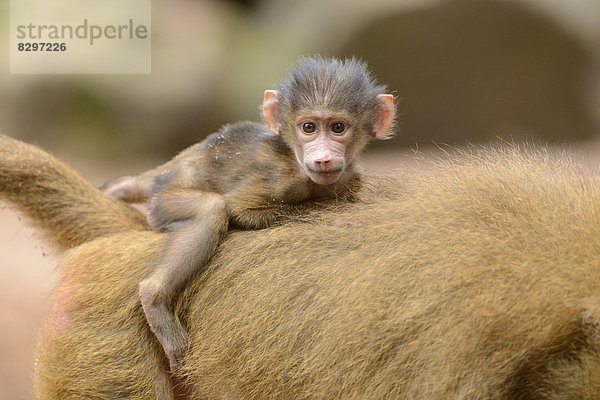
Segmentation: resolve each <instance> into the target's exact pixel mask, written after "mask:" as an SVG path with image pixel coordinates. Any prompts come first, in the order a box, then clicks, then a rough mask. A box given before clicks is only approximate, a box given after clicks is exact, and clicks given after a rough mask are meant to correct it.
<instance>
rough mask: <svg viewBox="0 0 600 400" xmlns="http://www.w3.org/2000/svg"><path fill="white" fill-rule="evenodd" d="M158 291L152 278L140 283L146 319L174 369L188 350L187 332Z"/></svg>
mask: <svg viewBox="0 0 600 400" xmlns="http://www.w3.org/2000/svg"><path fill="white" fill-rule="evenodd" d="M158 293H159V292H158V291H157V290H156V287H155V285H153V282H152V281H151V280H148V279H147V280H145V281H143V282H142V283H141V284H140V292H139V294H140V300H141V303H142V309H143V310H144V314H145V316H146V320H147V321H148V325H149V326H150V330H151V331H152V333H154V335H155V336H156V338H157V339H158V342H159V343H160V345H161V346H162V348H163V351H164V352H165V355H166V356H167V359H168V360H169V366H170V367H171V371H174V370H175V369H177V367H178V366H179V363H180V361H181V359H182V358H183V356H184V354H185V352H186V351H187V348H188V337H187V332H186V331H185V329H184V328H183V327H182V326H181V324H180V323H179V321H178V320H177V318H176V317H175V314H174V313H173V312H172V311H171V310H170V308H169V304H167V302H163V301H160V296H159V295H158Z"/></svg>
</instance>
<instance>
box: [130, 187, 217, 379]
mask: <svg viewBox="0 0 600 400" xmlns="http://www.w3.org/2000/svg"><path fill="white" fill-rule="evenodd" d="M149 218H150V222H151V224H152V225H154V226H155V227H161V228H166V229H167V231H168V232H169V233H168V237H167V239H166V242H165V245H164V247H163V250H162V253H161V255H160V258H159V260H158V262H157V266H156V269H155V270H154V272H153V273H152V274H151V275H150V276H149V277H148V278H146V279H145V280H144V281H142V283H141V284H140V299H141V302H142V308H143V309H144V313H145V315H146V319H147V320H148V324H149V325H150V328H151V329H152V331H153V332H154V334H155V335H156V337H157V338H158V340H159V342H160V344H161V345H162V347H163V349H164V350H165V353H166V355H167V357H168V359H169V363H170V365H171V368H172V369H173V368H175V367H176V366H177V364H178V362H179V360H180V359H181V356H182V355H183V353H184V352H185V350H186V348H187V344H188V343H187V333H186V332H185V329H184V328H183V327H182V326H181V323H180V322H179V321H178V320H177V318H176V316H175V315H174V312H173V302H174V300H175V297H176V296H177V295H178V294H179V293H180V292H181V291H182V290H183V289H184V288H185V286H186V285H187V284H188V282H189V281H190V280H191V279H192V278H193V277H194V275H195V274H196V273H197V272H198V271H200V269H201V268H202V267H203V266H204V265H205V264H206V263H207V262H208V260H209V259H210V257H211V256H212V255H213V253H214V252H215V249H216V248H217V246H218V244H219V242H220V241H221V239H222V238H223V235H224V234H225V232H226V231H227V226H228V223H229V213H228V208H227V204H226V202H225V201H224V200H223V198H222V197H221V196H219V195H218V194H214V193H206V192H199V191H194V190H186V189H177V190H170V191H167V192H165V193H161V194H159V195H158V196H157V197H155V198H153V199H152V202H151V207H150V212H149Z"/></svg>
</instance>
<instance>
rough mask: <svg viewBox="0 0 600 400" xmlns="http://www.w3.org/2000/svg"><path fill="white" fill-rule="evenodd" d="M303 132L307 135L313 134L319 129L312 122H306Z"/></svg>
mask: <svg viewBox="0 0 600 400" xmlns="http://www.w3.org/2000/svg"><path fill="white" fill-rule="evenodd" d="M302 130H303V131H304V132H306V133H313V132H314V131H315V130H317V127H316V126H315V124H313V123H312V122H305V123H303V124H302Z"/></svg>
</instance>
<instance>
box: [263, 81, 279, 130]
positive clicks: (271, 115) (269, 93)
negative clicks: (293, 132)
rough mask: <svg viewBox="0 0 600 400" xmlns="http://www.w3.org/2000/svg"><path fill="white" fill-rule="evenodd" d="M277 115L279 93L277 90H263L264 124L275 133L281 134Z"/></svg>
mask: <svg viewBox="0 0 600 400" xmlns="http://www.w3.org/2000/svg"><path fill="white" fill-rule="evenodd" d="M278 113H279V92H278V91H277V90H265V94H264V97H263V104H262V115H263V119H264V120H265V123H266V124H267V126H268V127H269V129H271V130H272V131H273V133H275V134H276V135H279V134H280V133H281V125H280V124H279V122H277V121H278V118H277V116H278V115H277V114H278Z"/></svg>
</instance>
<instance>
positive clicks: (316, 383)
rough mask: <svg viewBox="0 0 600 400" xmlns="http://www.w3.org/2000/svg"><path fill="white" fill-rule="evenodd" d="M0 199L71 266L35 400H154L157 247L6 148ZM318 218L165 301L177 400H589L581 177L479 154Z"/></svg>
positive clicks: (284, 229) (257, 241) (587, 233)
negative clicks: (145, 304) (149, 300)
mask: <svg viewBox="0 0 600 400" xmlns="http://www.w3.org/2000/svg"><path fill="white" fill-rule="evenodd" d="M0 197H1V198H3V199H8V200H9V201H10V202H12V203H13V204H14V205H15V206H16V207H17V208H19V209H21V210H22V211H23V212H25V213H26V214H28V215H30V216H32V217H33V218H34V219H35V220H37V221H38V222H39V223H41V225H42V227H43V228H44V229H45V230H46V232H47V233H48V236H49V238H50V240H53V241H55V242H58V243H59V244H60V245H62V247H63V248H71V247H72V248H71V250H69V251H67V252H66V254H65V256H64V258H63V260H62V261H61V263H60V264H61V271H62V279H61V281H60V284H59V286H58V288H57V289H56V294H55V306H54V310H53V313H52V315H51V317H50V320H49V322H48V324H47V326H46V328H45V330H44V332H43V334H42V337H41V342H40V345H39V348H38V353H39V360H38V365H37V379H36V380H37V382H36V385H37V391H38V395H39V397H40V398H43V399H82V398H97V399H114V398H121V397H122V398H130V399H154V398H161V399H170V398H171V396H172V395H171V391H170V387H169V383H168V376H167V374H166V373H165V372H164V360H163V357H162V354H161V353H160V348H159V346H158V345H157V343H155V340H154V338H153V336H152V335H151V333H150V331H149V330H148V328H147V326H146V324H145V320H144V318H143V315H142V312H141V309H140V306H139V301H138V297H137V285H138V283H139V282H140V281H141V280H142V278H143V277H144V276H145V275H146V274H147V273H148V272H149V270H150V269H151V265H152V264H151V260H152V259H153V257H155V256H156V253H157V251H159V249H160V247H161V246H160V244H161V240H162V239H163V235H162V234H160V233H156V232H149V231H145V230H144V229H145V224H144V222H143V219H142V218H141V217H140V215H139V214H137V213H136V212H135V211H132V209H130V208H128V207H127V206H126V205H124V204H121V203H118V202H113V201H111V200H109V199H105V198H104V197H102V195H101V194H100V193H99V192H97V191H96V190H95V189H93V188H92V187H91V186H90V185H89V184H87V183H86V182H85V181H84V180H82V179H81V178H79V177H78V176H77V175H76V174H75V173H74V172H72V171H71V169H70V168H68V167H67V166H65V165H64V164H61V163H59V162H57V161H56V160H55V159H54V158H52V157H51V156H48V155H47V154H45V153H43V152H41V151H40V150H38V149H35V148H33V147H31V146H29V145H25V144H22V143H20V142H17V141H15V140H12V139H9V138H6V137H0ZM54 205H56V206H54ZM59 205H60V206H59ZM324 208H325V209H324V210H323V211H322V212H318V211H315V210H312V211H311V212H309V213H307V215H306V217H305V218H303V220H302V221H294V222H291V223H287V224H284V225H282V226H278V227H275V228H272V229H267V230H261V231H237V232H231V233H230V234H228V236H227V238H226V240H225V241H224V242H223V243H222V245H221V246H220V249H219V252H218V253H217V254H216V256H215V257H214V258H213V260H212V262H211V263H210V264H209V266H208V268H207V270H206V271H205V272H203V273H202V274H201V275H200V276H199V277H198V279H196V280H195V282H194V283H193V285H191V287H189V288H188V289H187V290H186V292H185V293H184V294H183V295H182V296H181V298H180V299H179V302H178V305H177V313H178V314H179V316H180V318H181V319H182V321H185V322H186V323H187V325H188V329H189V331H190V334H191V337H190V339H191V347H190V349H189V352H188V355H187V356H186V358H185V359H184V360H183V366H182V369H181V370H180V371H177V373H176V377H177V380H178V381H179V382H182V383H184V384H185V386H186V388H187V390H189V391H191V392H192V393H193V394H194V395H195V396H196V398H207V399H213V398H215V399H217V398H227V399H230V398H231V399H237V398H239V399H267V398H271V399H334V398H339V399H386V398H387V399H556V400H558V399H600V185H599V180H598V177H597V176H590V175H586V174H584V173H582V172H581V171H579V170H578V169H577V168H576V167H573V166H572V165H571V163H570V162H566V161H564V160H562V159H553V157H551V156H549V155H547V154H544V153H536V154H533V153H532V152H529V153H527V154H525V153H522V152H520V151H518V150H516V149H514V148H510V149H504V150H498V151H480V152H474V153H472V154H464V155H454V156H452V157H451V161H447V162H440V163H439V164H438V165H435V166H432V167H431V168H427V169H426V170H424V171H413V172H404V173H402V174H401V175H400V176H399V177H398V178H397V179H395V180H386V181H383V182H376V183H374V184H373V185H372V186H371V187H370V188H369V189H368V190H367V191H366V193H365V194H364V200H363V201H361V202H358V203H355V204H350V205H344V206H340V207H337V206H336V205H335V204H333V205H328V206H325V207H324ZM44 210H52V211H51V212H49V211H44ZM63 232H68V234H65V233H63Z"/></svg>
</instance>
